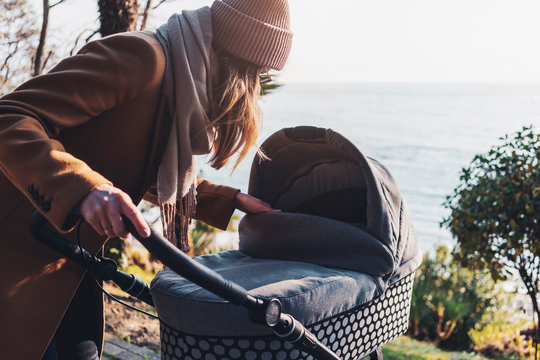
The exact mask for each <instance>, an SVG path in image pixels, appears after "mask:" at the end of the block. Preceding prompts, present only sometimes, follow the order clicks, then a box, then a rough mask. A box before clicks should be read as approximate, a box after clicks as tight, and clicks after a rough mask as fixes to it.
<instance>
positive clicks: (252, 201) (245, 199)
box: [235, 192, 280, 214]
mask: <svg viewBox="0 0 540 360" xmlns="http://www.w3.org/2000/svg"><path fill="white" fill-rule="evenodd" d="M235 207H236V208H237V209H238V210H241V211H243V212H245V213H248V214H258V213H262V212H279V211H280V210H276V209H274V208H272V206H270V204H268V203H266V202H264V201H262V200H261V199H258V198H256V197H253V196H251V195H248V194H244V193H242V192H239V193H238V194H236V198H235Z"/></svg>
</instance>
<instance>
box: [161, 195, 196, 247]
mask: <svg viewBox="0 0 540 360" xmlns="http://www.w3.org/2000/svg"><path fill="white" fill-rule="evenodd" d="M196 196H197V190H196V187H195V184H192V185H191V187H190V188H189V191H188V192H187V194H186V195H185V196H184V197H182V199H181V200H180V204H177V203H163V204H161V206H160V212H161V221H162V223H163V236H165V238H166V239H167V240H169V241H170V242H171V243H172V244H173V245H174V246H176V247H177V248H179V249H180V250H182V251H183V252H188V251H189V250H190V248H191V247H190V245H189V236H188V230H189V225H190V224H191V221H192V219H193V218H194V217H195V210H196V208H197V197H196ZM177 205H179V206H177ZM177 216H178V221H177ZM178 239H180V241H178Z"/></svg>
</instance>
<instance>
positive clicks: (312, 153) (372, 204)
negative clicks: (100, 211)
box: [31, 127, 421, 360]
mask: <svg viewBox="0 0 540 360" xmlns="http://www.w3.org/2000/svg"><path fill="white" fill-rule="evenodd" d="M262 148H263V150H264V151H265V153H266V155H267V156H268V157H269V158H270V159H271V160H262V159H255V161H254V163H253V168H252V173H251V176H250V188H249V192H250V193H251V194H252V195H254V196H257V197H259V198H261V199H263V200H265V201H267V202H269V203H270V204H272V205H273V206H274V207H276V208H280V209H281V210H282V212H280V213H266V214H259V215H248V216H245V217H244V218H243V220H242V221H241V223H240V229H239V230H240V231H239V232H240V250H236V251H227V252H223V253H218V254H212V255H205V256H200V257H198V258H195V259H194V260H193V259H190V258H189V257H188V256H187V255H185V254H184V253H182V252H181V251H180V250H178V249H177V248H176V247H174V246H173V245H172V244H171V243H169V242H167V241H166V240H165V239H163V238H162V237H160V236H158V235H156V234H154V233H153V234H152V235H151V237H150V238H148V239H144V238H141V237H139V236H138V235H137V234H136V231H135V229H134V227H133V226H132V225H131V223H129V220H127V219H124V222H125V223H126V225H127V226H128V229H129V230H130V232H131V233H132V234H134V235H135V236H137V237H138V238H139V240H140V241H141V243H142V244H143V245H144V246H145V247H146V248H147V249H148V250H149V251H150V252H151V253H152V254H154V255H155V256H157V257H158V258H159V259H160V260H161V261H162V262H163V263H164V264H165V265H166V266H167V267H168V268H169V269H168V270H164V271H161V272H160V273H159V274H158V275H157V276H156V277H155V278H154V280H153V281H152V284H151V293H150V290H149V288H148V286H147V285H146V284H144V283H143V282H142V281H140V280H138V279H136V278H135V277H133V275H129V274H125V273H122V272H120V271H117V270H116V264H114V262H113V261H112V260H110V259H105V258H98V257H94V256H92V255H90V254H89V253H88V252H87V251H86V250H84V249H83V248H82V247H81V246H80V244H79V246H77V245H74V244H72V243H70V242H69V241H66V240H65V239H64V238H62V237H61V236H60V235H58V234H57V233H55V232H54V231H52V230H51V229H50V228H48V227H47V226H45V224H46V219H45V218H43V217H42V216H41V215H39V213H37V212H36V213H35V214H34V216H33V219H32V223H31V230H32V233H33V234H34V236H35V237H36V238H37V239H39V240H40V241H42V242H44V243H45V244H46V245H48V246H49V247H51V248H53V249H55V250H57V251H59V252H60V253H62V254H63V255H64V256H66V257H68V258H70V259H71V260H73V261H76V262H78V263H80V264H81V265H83V266H84V267H85V268H87V269H88V270H89V271H90V272H91V273H92V274H94V275H95V276H96V277H97V278H98V279H100V280H113V281H114V282H115V283H117V284H118V285H119V286H120V287H121V288H122V289H123V290H124V291H126V292H128V293H129V294H130V295H132V296H135V297H138V298H139V299H141V300H142V301H144V302H146V303H148V304H151V305H155V307H156V310H157V313H158V315H159V319H160V324H161V342H162V349H161V354H162V358H163V359H186V360H189V359H220V360H221V359H223V360H225V359H313V358H315V359H339V358H340V357H341V358H343V359H361V358H364V357H365V356H367V355H371V358H374V357H375V358H382V353H381V351H380V346H381V345H382V344H384V343H386V342H389V341H391V340H392V339H394V338H396V337H397V336H399V335H401V334H403V333H404V332H405V331H406V329H407V323H408V317H409V307H410V299H411V292H412V284H413V280H414V271H415V270H416V268H417V267H418V266H419V264H420V260H421V256H420V254H419V251H418V244H417V241H416V237H415V235H414V231H413V229H412V225H411V221H410V217H409V213H408V211H407V208H406V206H405V204H404V203H403V201H402V199H401V196H400V194H399V191H398V190H397V187H396V184H395V182H394V180H393V179H392V177H391V176H390V174H389V173H388V172H387V170H386V169H385V168H384V167H383V166H382V165H381V164H379V163H378V162H377V161H375V160H373V159H370V158H367V157H365V156H364V155H363V154H362V153H361V152H360V151H359V150H358V149H357V148H356V147H355V146H354V145H353V144H352V143H350V142H349V141H348V140H347V139H345V138H344V137H343V136H341V135H339V134H337V133H335V132H334V131H332V130H327V129H319V128H314V127H298V128H289V129H284V130H281V131H279V132H277V133H275V134H274V135H272V136H271V137H270V138H269V139H268V140H267V141H266V142H265V143H264V144H263V146H262ZM178 274H181V275H182V276H180V275H178ZM226 279H227V280H226ZM246 289H247V290H248V291H246ZM246 310H247V311H246ZM291 315H292V316H291ZM302 324H305V325H306V328H307V330H306V329H305V328H304V327H303V326H302ZM276 335H277V336H276Z"/></svg>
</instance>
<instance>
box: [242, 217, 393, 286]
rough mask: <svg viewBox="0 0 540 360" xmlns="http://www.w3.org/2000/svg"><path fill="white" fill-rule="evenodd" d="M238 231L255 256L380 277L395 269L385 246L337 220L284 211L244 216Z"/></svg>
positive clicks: (360, 230)
mask: <svg viewBox="0 0 540 360" xmlns="http://www.w3.org/2000/svg"><path fill="white" fill-rule="evenodd" d="M238 232H239V233H240V248H241V249H242V251H244V252H245V253H247V254H250V255H251V256H253V257H257V258H272V259H282V260H293V261H304V262H309V263H313V264H317V265H321V266H326V267H333V268H340V269H347V270H353V271H358V272H363V273H366V274H371V275H374V276H381V277H382V276H384V275H385V274H388V273H390V272H392V271H393V269H394V257H393V256H392V252H391V251H390V249H389V248H388V247H386V246H385V245H384V244H383V243H381V242H380V241H379V240H377V239H376V238H374V237H373V236H371V235H370V234H369V233H367V232H366V231H364V230H362V229H360V228H358V227H355V226H353V225H349V224H347V223H344V222H341V221H337V220H332V219H327V218H323V217H319V216H312V215H306V214H295V213H286V212H280V213H264V214H257V215H246V216H245V217H244V219H243V220H242V221H241V222H240V227H239V229H238Z"/></svg>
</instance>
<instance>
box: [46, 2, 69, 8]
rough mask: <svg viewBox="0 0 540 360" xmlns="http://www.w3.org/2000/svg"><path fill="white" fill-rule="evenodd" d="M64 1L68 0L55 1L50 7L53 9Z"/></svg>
mask: <svg viewBox="0 0 540 360" xmlns="http://www.w3.org/2000/svg"><path fill="white" fill-rule="evenodd" d="M64 1H66V0H58V1H57V2H55V3H54V4H52V5H50V6H49V9H52V8H53V7H55V6H56V5H60V4H61V3H63V2H64Z"/></svg>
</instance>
